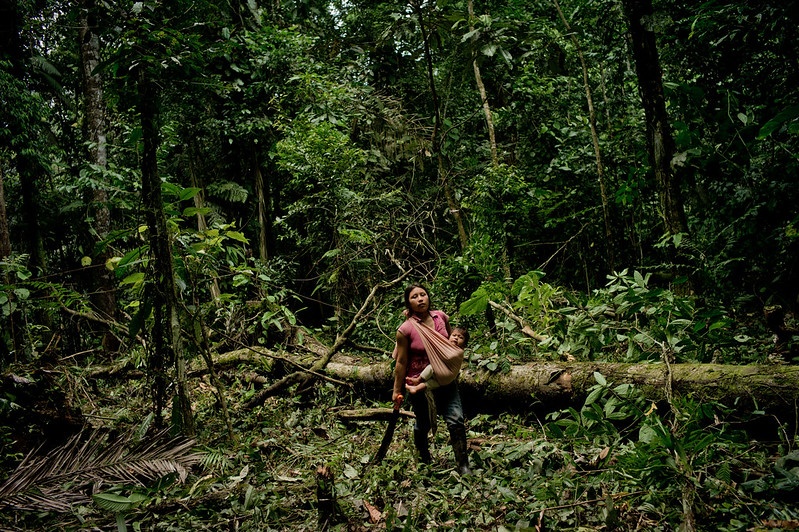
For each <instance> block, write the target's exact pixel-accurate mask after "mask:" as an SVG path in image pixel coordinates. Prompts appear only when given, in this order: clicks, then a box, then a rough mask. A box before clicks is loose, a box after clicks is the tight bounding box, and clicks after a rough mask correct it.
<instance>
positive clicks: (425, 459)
mask: <svg viewBox="0 0 799 532" xmlns="http://www.w3.org/2000/svg"><path fill="white" fill-rule="evenodd" d="M413 444H414V445H415V446H416V450H417V451H419V461H421V462H422V463H423V464H429V463H430V462H431V461H432V458H431V457H430V440H428V439H427V433H426V432H425V433H422V431H420V430H414V431H413Z"/></svg>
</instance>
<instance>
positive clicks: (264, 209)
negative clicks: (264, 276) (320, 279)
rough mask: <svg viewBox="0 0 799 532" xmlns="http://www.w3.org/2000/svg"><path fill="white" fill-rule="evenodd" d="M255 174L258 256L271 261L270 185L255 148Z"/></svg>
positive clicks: (253, 158) (253, 160) (253, 159)
mask: <svg viewBox="0 0 799 532" xmlns="http://www.w3.org/2000/svg"><path fill="white" fill-rule="evenodd" d="M252 164H253V172H254V174H255V193H256V195H257V197H258V227H259V231H258V256H259V257H260V259H261V260H262V261H267V260H269V248H270V247H271V246H270V242H271V240H272V212H271V209H270V202H269V199H270V193H269V183H268V182H267V181H266V179H265V178H264V173H263V171H262V170H261V165H260V164H258V155H257V153H256V151H255V146H253V156H252Z"/></svg>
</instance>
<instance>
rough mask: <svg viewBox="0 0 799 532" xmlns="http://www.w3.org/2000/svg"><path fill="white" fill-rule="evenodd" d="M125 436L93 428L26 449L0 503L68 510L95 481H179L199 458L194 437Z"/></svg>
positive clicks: (88, 492) (87, 497)
mask: <svg viewBox="0 0 799 532" xmlns="http://www.w3.org/2000/svg"><path fill="white" fill-rule="evenodd" d="M131 440H132V437H131V436H122V437H119V438H114V439H111V438H109V437H108V435H107V434H103V433H100V432H98V431H94V432H91V433H88V434H86V433H79V434H77V435H75V436H73V437H72V438H71V439H70V440H69V441H68V442H67V443H66V444H65V445H63V446H61V447H59V448H57V449H54V450H51V451H48V452H47V453H42V448H39V449H38V450H37V451H34V452H31V453H30V454H29V455H28V456H26V457H25V459H24V460H23V461H22V463H20V464H19V466H18V467H17V469H16V470H15V471H14V472H13V473H12V474H11V476H10V477H9V478H8V479H6V481H5V482H4V483H3V485H2V486H0V508H3V507H7V508H13V509H18V510H50V511H57V512H63V511H69V510H70V508H71V507H72V505H74V504H83V503H87V502H89V501H90V500H91V499H90V497H91V495H92V492H93V491H94V490H95V488H96V487H97V486H99V485H100V484H132V485H137V486H144V485H145V484H146V483H147V482H152V481H155V480H158V479H160V478H162V477H164V476H166V475H169V474H174V475H175V477H176V479H177V480H178V481H179V482H181V483H182V482H184V481H185V480H186V476H187V475H188V469H189V468H190V467H191V466H193V465H195V464H197V463H199V462H200V460H201V459H202V454H201V453H198V452H194V451H193V447H194V444H195V442H194V440H191V439H187V438H183V437H178V438H169V437H167V435H166V432H162V433H160V434H158V435H156V436H154V437H152V438H150V439H149V440H148V441H142V442H139V443H138V444H135V445H131Z"/></svg>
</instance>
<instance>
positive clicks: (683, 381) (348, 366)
mask: <svg viewBox="0 0 799 532" xmlns="http://www.w3.org/2000/svg"><path fill="white" fill-rule="evenodd" d="M670 367H671V383H670V384H671V389H672V392H673V394H674V395H675V396H679V395H682V396H686V395H689V394H690V395H691V396H692V397H693V398H694V399H696V400H697V401H718V402H723V403H725V404H733V403H735V404H736V405H738V406H740V407H742V408H743V407H744V405H748V406H752V407H754V405H755V404H756V405H757V407H758V409H776V410H778V409H783V410H784V409H785V408H788V409H790V411H791V412H793V408H794V403H795V402H797V401H799V372H797V371H796V367H795V366H785V365H773V366H753V365H749V366H730V365H721V364H671V366H670ZM325 370H326V371H327V372H328V374H329V375H331V376H333V377H335V378H338V379H342V380H346V381H350V382H353V383H355V384H356V386H357V387H358V388H360V389H361V390H364V391H368V392H369V393H382V394H384V395H385V397H386V398H388V397H390V395H391V385H392V382H393V373H392V369H391V364H390V363H389V362H387V361H386V362H381V363H377V364H370V365H358V364H355V363H353V362H352V361H350V360H346V359H339V360H336V361H333V362H330V363H329V364H327V366H326V368H325ZM594 372H598V373H601V374H602V375H603V376H604V377H605V379H606V380H607V381H608V383H610V384H611V385H613V386H615V385H618V384H633V385H635V386H636V387H638V388H639V389H640V390H641V392H642V393H643V394H644V395H645V396H646V397H647V398H649V399H651V400H652V401H661V400H666V386H667V383H668V379H669V377H668V376H669V371H668V367H667V365H666V364H663V363H649V364H618V363H597V362H569V363H559V362H539V363H530V364H525V365H519V366H512V367H511V369H510V371H509V372H507V373H489V372H486V371H481V370H475V369H472V368H465V369H464V370H462V371H461V376H460V384H459V385H460V388H461V395H462V397H463V401H464V403H465V404H467V405H470V406H471V407H472V408H477V409H480V410H484V409H485V410H493V409H496V408H502V409H507V410H529V409H532V408H539V407H540V408H543V409H546V410H552V409H557V408H560V407H562V406H564V405H567V404H574V403H580V402H581V401H582V400H583V399H584V398H585V397H586V396H587V394H588V391H589V389H590V388H591V387H592V386H593V385H595V384H596V380H595V379H594Z"/></svg>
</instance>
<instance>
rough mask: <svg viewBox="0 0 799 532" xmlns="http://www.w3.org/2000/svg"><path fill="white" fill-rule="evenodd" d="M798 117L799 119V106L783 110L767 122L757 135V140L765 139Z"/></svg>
mask: <svg viewBox="0 0 799 532" xmlns="http://www.w3.org/2000/svg"><path fill="white" fill-rule="evenodd" d="M796 117H799V105H792V106H790V107H787V108H785V109H783V110H782V111H780V112H779V113H777V116H775V117H774V118H772V119H771V120H769V121H768V122H766V123H765V125H763V127H761V128H760V131H759V132H758V134H757V140H763V139H765V138H766V137H768V136H769V135H771V134H772V133H774V132H775V131H776V130H777V129H779V128H780V127H781V126H782V124H784V123H785V122H788V121H790V120H793V119H795V118H796Z"/></svg>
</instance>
